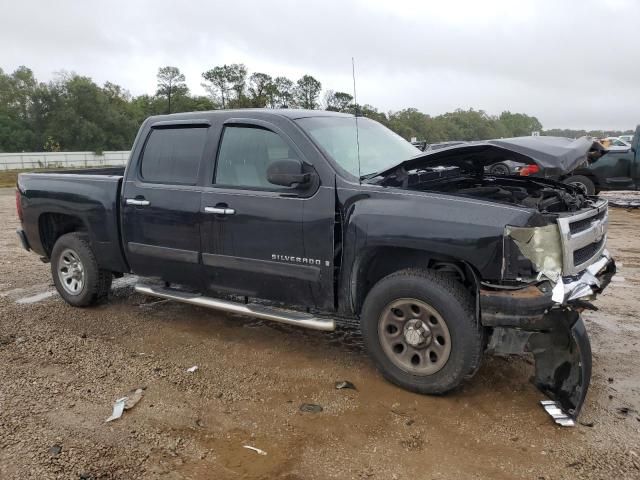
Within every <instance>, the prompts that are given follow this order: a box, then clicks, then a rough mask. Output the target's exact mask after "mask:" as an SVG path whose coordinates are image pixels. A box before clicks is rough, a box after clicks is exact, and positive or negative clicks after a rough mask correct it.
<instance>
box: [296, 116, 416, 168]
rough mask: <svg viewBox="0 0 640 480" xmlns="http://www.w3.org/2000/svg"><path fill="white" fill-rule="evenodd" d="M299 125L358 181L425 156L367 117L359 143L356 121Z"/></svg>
mask: <svg viewBox="0 0 640 480" xmlns="http://www.w3.org/2000/svg"><path fill="white" fill-rule="evenodd" d="M297 122H298V124H299V125H300V126H301V127H302V128H303V129H304V130H305V131H306V132H307V133H308V134H309V135H311V137H312V138H313V139H314V140H315V141H316V143H318V145H320V146H321V147H322V148H323V149H324V150H325V151H326V152H327V153H328V154H329V155H331V158H333V160H335V161H336V163H338V164H339V165H340V166H341V167H342V168H344V169H345V170H347V171H348V172H350V173H352V174H353V175H354V176H356V177H358V176H365V175H370V174H372V173H376V172H380V171H383V170H386V169H387V168H390V167H392V166H394V165H397V164H398V163H400V162H403V161H405V160H408V159H410V158H412V157H415V156H416V155H418V154H419V153H422V152H421V151H420V150H418V149H417V148H416V147H414V146H413V145H411V144H410V143H409V142H407V141H406V140H405V139H404V138H402V137H401V136H399V135H396V134H395V133H393V132H392V131H391V130H389V129H388V128H387V127H384V126H382V125H380V124H379V123H378V122H375V121H373V120H370V119H368V118H364V117H358V142H356V121H355V117H308V118H301V119H298V120H297ZM358 143H359V144H360V168H358Z"/></svg>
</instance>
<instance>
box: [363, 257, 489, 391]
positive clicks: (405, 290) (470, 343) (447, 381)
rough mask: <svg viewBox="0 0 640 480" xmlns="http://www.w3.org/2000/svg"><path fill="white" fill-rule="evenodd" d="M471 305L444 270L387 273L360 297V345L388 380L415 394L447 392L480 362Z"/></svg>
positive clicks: (480, 338) (480, 343)
mask: <svg viewBox="0 0 640 480" xmlns="http://www.w3.org/2000/svg"><path fill="white" fill-rule="evenodd" d="M473 305H474V304H473V299H472V296H471V295H470V294H469V293H468V292H467V291H466V290H465V288H464V287H463V286H462V285H461V284H460V283H459V282H456V281H455V280H453V279H451V278H450V277H448V276H446V275H443V274H439V273H433V272H430V271H426V270H415V269H408V270H402V271H399V272H396V273H393V274H391V275H389V276H387V277H385V278H383V279H382V280H380V281H379V282H378V283H377V284H376V285H374V287H373V288H372V289H371V291H370V292H369V294H368V295H367V298H366V299H365V302H364V306H363V308H362V315H361V322H362V333H363V337H364V342H365V345H366V347H367V350H368V351H369V354H370V355H371V357H372V359H373V361H374V363H375V364H376V366H377V367H378V369H379V370H380V371H381V372H382V374H383V376H384V377H385V378H386V379H388V380H389V381H391V382H392V383H395V384H396V385H399V386H401V387H403V388H406V389H407V390H411V391H414V392H418V393H425V394H441V393H445V392H448V391H449V390H452V389H454V388H456V387H457V386H459V385H460V384H461V383H462V382H463V381H464V380H465V379H466V378H469V377H471V376H472V375H473V374H474V373H475V372H476V371H477V369H478V367H479V365H480V361H481V358H482V349H483V335H482V327H481V326H480V325H479V322H478V321H477V319H476V318H475V313H474V307H473Z"/></svg>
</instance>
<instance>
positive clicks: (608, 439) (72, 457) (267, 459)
mask: <svg viewBox="0 0 640 480" xmlns="http://www.w3.org/2000/svg"><path fill="white" fill-rule="evenodd" d="M0 225H2V228H1V229H0V365H1V367H2V368H0V478H1V479H26V478H38V479H49V478H61V479H62V478H64V479H68V478H70V479H74V478H75V479H112V478H114V479H115V478H118V479H136V478H149V479H156V478H157V479H189V478H191V479H205V478H206V479H214V478H215V479H240V478H248V479H274V478H280V479H289V480H294V479H329V478H337V479H369V478H372V479H416V478H417V479H454V478H455V479H458V478H465V479H467V478H469V479H476V478H491V479H511V478H527V479H538V480H540V479H560V478H567V479H574V478H602V479H610V478H614V477H615V478H616V479H628V478H629V479H630V478H640V414H639V413H638V410H640V355H639V353H640V319H639V318H638V315H639V314H640V241H639V239H638V237H639V234H640V229H639V228H638V227H639V226H640V210H636V211H629V212H627V211H625V210H621V209H614V210H612V212H611V227H610V237H609V249H610V250H611V251H612V252H613V254H614V255H615V257H616V259H617V261H618V265H619V267H620V268H619V273H618V275H617V276H616V278H615V279H614V281H613V282H612V284H611V286H610V287H609V289H608V290H607V291H606V292H605V294H604V295H602V296H601V297H600V298H599V299H598V300H597V302H596V305H597V306H598V307H599V308H600V310H599V311H598V312H591V313H587V314H586V315H585V317H586V320H587V327H588V330H589V332H590V334H591V341H592V345H593V351H594V375H593V380H592V387H591V390H590V391H589V395H588V397H587V403H586V405H585V408H584V410H583V414H582V415H581V417H580V421H581V424H580V425H578V426H577V427H575V428H562V427H559V426H557V425H555V424H554V423H553V421H552V420H551V418H550V417H548V416H547V414H546V413H545V412H544V410H543V409H542V408H541V407H540V405H539V403H538V402H539V400H541V399H543V398H544V397H543V396H542V395H541V394H540V393H539V392H538V391H537V390H536V389H535V388H534V387H533V386H532V385H531V383H530V382H529V378H530V376H531V375H532V369H533V367H532V365H531V363H530V362H527V361H526V360H525V359H519V358H508V359H502V358H487V359H485V361H484V364H483V366H482V368H481V369H480V371H479V372H478V374H477V375H476V376H475V377H474V378H473V379H472V380H471V381H470V382H468V383H467V384H466V385H465V386H464V387H463V388H461V389H460V390H458V391H456V392H454V393H452V394H449V395H446V396H443V397H428V396H420V395H416V394H412V393H409V392H406V391H403V390H401V389H399V388H396V387H394V386H393V385H390V384H389V383H387V382H385V381H384V380H383V379H382V377H381V376H380V375H379V374H378V373H377V372H376V371H375V369H374V368H373V366H372V364H371V363H370V362H369V360H368V359H367V357H366V356H365V354H364V353H363V351H362V348H361V346H360V342H359V339H358V336H357V334H355V333H353V332H345V331H340V332H337V333H334V334H327V333H320V332H310V331H303V330H300V329H296V328H288V327H283V326H280V325H277V324H270V323H267V322H259V321H256V320H252V319H247V318H241V317H236V316H230V315H225V314H220V313H216V312H213V311H209V310H205V309H199V308H195V307H190V306H186V305H181V304H177V303H173V302H167V301H160V302H158V301H155V300H154V299H150V298H145V297H142V296H140V295H137V294H135V293H134V292H133V289H132V285H133V282H134V281H135V279H126V277H125V279H123V280H122V281H119V282H118V285H117V288H114V291H113V297H112V299H111V300H110V302H109V303H108V304H105V305H102V306H99V307H97V308H91V309H75V308H72V307H69V306H67V305H66V304H65V303H64V302H63V301H62V300H61V299H60V298H59V297H58V296H57V294H55V293H54V292H53V287H52V282H51V279H50V273H49V265H45V264H43V263H41V262H40V261H39V260H38V258H37V256H36V255H34V254H32V253H27V252H25V251H23V250H21V249H20V248H19V247H18V246H17V242H16V238H15V233H14V231H15V228H16V226H17V225H18V221H17V218H16V215H15V204H14V198H13V192H12V191H11V190H5V191H3V192H2V193H0ZM196 365H197V366H198V370H197V371H195V372H194V373H189V372H187V369H188V368H189V367H192V366H196ZM340 380H349V381H351V382H353V383H354V384H355V386H356V387H357V390H348V389H347V390H345V389H343V390H338V389H336V388H335V382H336V381H340ZM136 388H144V389H145V390H144V397H143V398H142V400H141V401H140V402H139V403H138V404H137V405H136V406H135V407H134V408H132V409H130V410H127V411H125V412H124V415H123V416H122V418H120V419H119V420H116V421H114V422H110V423H105V419H106V418H107V417H108V416H109V415H110V414H111V409H112V405H113V402H114V401H115V400H116V399H117V398H119V397H122V396H123V395H126V394H127V392H129V391H130V390H132V389H136ZM303 403H312V404H318V405H321V406H322V411H320V412H316V413H313V412H303V411H300V406H301V404H303ZM244 446H252V447H256V448H259V449H262V450H263V451H265V452H266V455H261V454H259V453H257V452H255V451H253V450H250V449H247V448H244Z"/></svg>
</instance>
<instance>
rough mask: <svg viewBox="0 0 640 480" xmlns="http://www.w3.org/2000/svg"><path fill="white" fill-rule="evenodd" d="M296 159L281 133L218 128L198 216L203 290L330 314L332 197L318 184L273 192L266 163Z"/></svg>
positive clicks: (244, 124) (241, 126)
mask: <svg viewBox="0 0 640 480" xmlns="http://www.w3.org/2000/svg"><path fill="white" fill-rule="evenodd" d="M284 158H297V159H299V160H301V161H303V163H305V165H307V167H305V168H309V169H313V166H312V165H311V164H310V162H308V161H307V159H306V158H305V155H303V153H302V151H301V149H300V148H299V147H298V146H296V145H295V144H294V143H293V141H292V140H291V138H290V137H289V136H288V135H287V134H285V133H284V131H282V130H281V129H280V128H279V127H277V126H275V125H273V124H271V123H268V122H265V121H261V120H249V119H242V121H240V120H237V119H236V120H231V121H228V122H226V123H225V124H224V125H223V126H222V132H221V140H220V146H219V148H218V155H217V162H216V168H215V172H213V173H214V175H212V177H214V178H215V179H214V178H211V179H210V180H209V182H210V184H209V185H208V186H207V185H205V188H204V192H203V196H202V204H201V211H202V213H203V219H202V232H201V233H202V262H203V268H204V271H205V281H206V282H207V288H209V289H211V290H215V291H218V292H223V293H234V294H240V295H245V296H248V297H256V298H264V299H268V300H276V301H282V302H286V303H288V304H295V305H303V306H307V307H309V306H311V307H318V308H323V309H330V308H331V307H332V305H333V288H332V285H333V283H332V282H333V221H334V215H333V209H334V203H333V202H334V192H333V188H332V187H325V186H323V185H322V182H321V181H320V179H319V178H318V181H317V182H315V183H314V185H311V186H309V187H308V188H307V189H303V190H296V189H291V188H285V187H281V186H276V185H272V184H270V183H269V182H268V180H267V176H266V173H267V168H268V166H269V164H270V163H271V162H272V161H274V160H278V159H284Z"/></svg>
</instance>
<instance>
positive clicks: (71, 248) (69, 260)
mask: <svg viewBox="0 0 640 480" xmlns="http://www.w3.org/2000/svg"><path fill="white" fill-rule="evenodd" d="M51 274H52V276H53V283H54V284H55V286H56V289H57V290H58V293H59V294H60V296H61V297H62V298H63V299H64V300H65V301H66V302H67V303H69V304H70V305H73V306H75V307H86V306H89V305H94V304H96V303H99V302H100V301H103V300H105V299H106V298H107V297H108V295H109V290H110V289H111V281H112V278H113V275H112V273H111V272H110V271H108V270H103V269H100V268H99V267H98V262H97V261H96V257H95V255H94V253H93V250H92V248H91V244H90V243H89V241H88V238H87V236H86V235H85V234H82V233H75V232H74V233H67V234H66V235H62V236H61V237H60V238H58V240H57V241H56V243H55V245H54V246H53V250H52V252H51Z"/></svg>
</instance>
